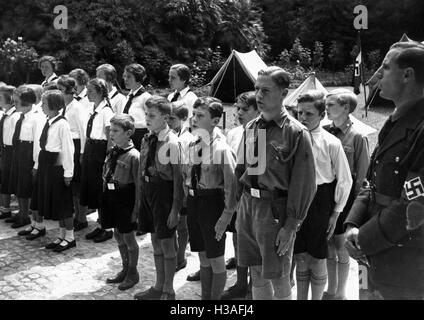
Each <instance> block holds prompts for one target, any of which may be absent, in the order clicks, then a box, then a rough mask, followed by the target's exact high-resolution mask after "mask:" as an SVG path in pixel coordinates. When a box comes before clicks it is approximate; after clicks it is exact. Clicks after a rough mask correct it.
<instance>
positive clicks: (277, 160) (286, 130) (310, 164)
mask: <svg viewBox="0 0 424 320" xmlns="http://www.w3.org/2000/svg"><path fill="white" fill-rule="evenodd" d="M261 121H263V118H262V116H259V117H258V118H256V119H254V120H252V121H251V122H249V123H248V124H247V126H246V128H245V130H244V134H243V141H242V144H241V146H243V147H240V148H239V149H238V153H237V169H236V173H237V177H239V181H240V182H241V183H242V184H243V185H245V186H248V187H252V184H251V183H252V176H253V175H257V181H258V185H259V188H260V189H263V190H275V189H277V190H286V191H287V193H288V195H287V216H288V217H289V218H292V220H291V222H294V223H295V224H296V226H297V227H298V226H299V225H300V224H301V222H302V221H303V220H304V218H305V216H306V214H307V212H308V208H309V205H310V203H311V202H312V200H313V198H314V196H315V192H316V181H315V165H314V159H313V154H312V144H311V138H310V135H309V132H308V131H307V129H306V128H305V127H304V126H303V125H302V124H301V123H300V122H298V121H297V120H296V119H294V118H293V117H292V116H290V115H289V114H288V112H287V111H286V109H285V108H284V107H283V108H282V109H281V112H280V113H279V114H278V115H277V116H276V117H275V118H274V119H272V120H271V121H274V122H275V125H274V126H272V127H270V128H268V129H266V130H263V131H257V129H258V127H259V125H260V123H261ZM256 132H259V134H258V135H256ZM264 133H265V134H264ZM255 139H259V140H258V151H259V152H258V153H259V154H258V155H255V150H254V149H255V147H254V146H255ZM256 163H257V164H258V167H257V168H252V167H254V164H256ZM253 169H255V170H253ZM241 188H243V187H241ZM293 219H294V220H293Z"/></svg>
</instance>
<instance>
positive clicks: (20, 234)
mask: <svg viewBox="0 0 424 320" xmlns="http://www.w3.org/2000/svg"><path fill="white" fill-rule="evenodd" d="M34 229H35V227H32V226H31V230H27V229H25V230H21V231H19V232H18V236H27V235H29V234H30V233H31V232H32V230H34Z"/></svg>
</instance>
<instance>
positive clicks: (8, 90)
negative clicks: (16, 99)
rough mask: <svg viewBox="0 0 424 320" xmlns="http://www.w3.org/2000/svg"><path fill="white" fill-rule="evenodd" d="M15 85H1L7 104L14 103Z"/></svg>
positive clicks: (1, 92)
mask: <svg viewBox="0 0 424 320" xmlns="http://www.w3.org/2000/svg"><path fill="white" fill-rule="evenodd" d="M15 89H16V88H15V87H14V86H9V85H3V86H0V94H2V95H3V97H4V100H5V101H6V103H7V104H13V92H14V91H15Z"/></svg>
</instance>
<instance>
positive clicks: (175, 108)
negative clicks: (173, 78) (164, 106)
mask: <svg viewBox="0 0 424 320" xmlns="http://www.w3.org/2000/svg"><path fill="white" fill-rule="evenodd" d="M171 105H172V114H175V115H176V116H177V118H178V119H180V120H182V119H185V118H187V117H188V108H187V106H186V105H185V104H177V103H175V102H171Z"/></svg>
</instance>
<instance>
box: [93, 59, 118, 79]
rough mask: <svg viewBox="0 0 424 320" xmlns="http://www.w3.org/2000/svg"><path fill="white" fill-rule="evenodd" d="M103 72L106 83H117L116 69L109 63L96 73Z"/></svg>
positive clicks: (99, 68) (100, 67) (101, 66)
mask: <svg viewBox="0 0 424 320" xmlns="http://www.w3.org/2000/svg"><path fill="white" fill-rule="evenodd" d="M100 70H103V71H104V72H105V76H106V81H107V82H115V81H116V69H115V67H114V66H112V65H111V64H109V63H104V64H102V65H100V66H98V67H97V69H96V72H97V71H100Z"/></svg>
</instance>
